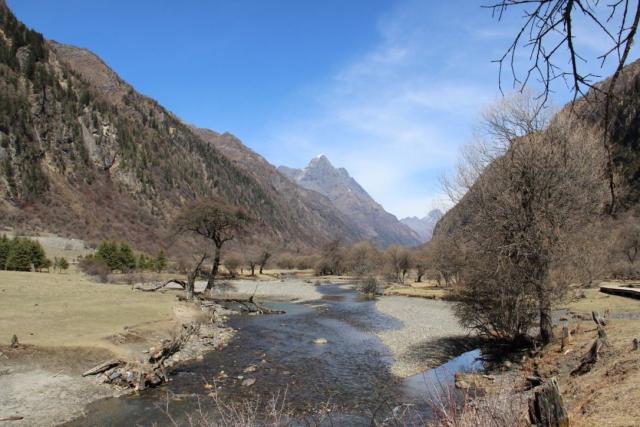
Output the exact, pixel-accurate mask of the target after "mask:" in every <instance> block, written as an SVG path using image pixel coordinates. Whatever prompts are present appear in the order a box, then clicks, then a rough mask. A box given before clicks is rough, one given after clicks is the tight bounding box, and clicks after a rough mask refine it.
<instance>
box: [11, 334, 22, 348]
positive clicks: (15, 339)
mask: <svg viewBox="0 0 640 427" xmlns="http://www.w3.org/2000/svg"><path fill="white" fill-rule="evenodd" d="M19 346H20V343H19V342H18V336H17V335H16V334H13V336H12V337H11V348H18V347H19Z"/></svg>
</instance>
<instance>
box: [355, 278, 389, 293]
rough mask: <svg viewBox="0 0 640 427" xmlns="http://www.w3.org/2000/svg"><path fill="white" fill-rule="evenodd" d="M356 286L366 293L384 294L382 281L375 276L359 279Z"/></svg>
mask: <svg viewBox="0 0 640 427" xmlns="http://www.w3.org/2000/svg"><path fill="white" fill-rule="evenodd" d="M356 288H357V289H358V290H359V291H360V292H362V293H363V294H365V295H369V296H376V295H382V293H383V289H382V285H381V283H380V282H379V281H378V279H376V278H375V277H372V276H368V277H364V278H361V279H359V280H358V281H357V282H356Z"/></svg>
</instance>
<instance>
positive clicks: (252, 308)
mask: <svg viewBox="0 0 640 427" xmlns="http://www.w3.org/2000/svg"><path fill="white" fill-rule="evenodd" d="M253 297H254V296H253V295H251V296H250V297H248V298H229V297H223V298H213V297H210V296H206V297H205V296H202V295H201V296H200V299H202V300H203V302H204V304H206V303H207V301H212V302H213V303H215V304H234V303H235V304H240V305H241V306H242V311H246V312H249V313H258V314H284V313H285V312H284V311H282V310H271V309H270V308H267V307H265V306H263V305H262V304H260V303H259V302H257V301H256V300H255V299H254V298H253Z"/></svg>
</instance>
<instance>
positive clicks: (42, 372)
mask: <svg viewBox="0 0 640 427" xmlns="http://www.w3.org/2000/svg"><path fill="white" fill-rule="evenodd" d="M224 315H225V313H224V312H222V311H219V312H218V313H217V314H215V315H214V316H213V320H214V321H213V322H211V319H212V315H211V314H210V313H209V314H207V313H205V312H203V311H202V310H200V309H199V308H198V307H196V306H195V305H193V304H189V303H185V302H180V301H178V300H177V298H176V292H174V291H167V292H164V293H143V292H140V291H135V290H132V289H131V287H129V286H123V285H106V284H96V283H93V282H91V281H89V280H88V279H87V278H85V277H84V276H82V275H80V274H77V273H67V274H53V273H17V272H6V271H1V272H0V351H2V354H0V419H1V418H7V417H23V419H21V420H18V421H14V422H12V423H13V424H12V425H25V426H27V425H29V426H30V425H38V426H40V425H43V426H44V425H57V424H60V423H62V422H64V421H67V420H70V419H72V418H74V417H77V416H79V415H81V414H82V410H83V408H84V407H85V405H86V404H88V403H90V402H92V401H94V400H97V399H100V398H103V397H107V396H113V395H118V394H121V393H123V392H125V391H123V390H118V389H116V388H113V387H110V386H106V385H103V384H98V382H97V379H96V378H82V376H81V373H82V372H84V371H85V370H87V369H89V368H91V367H92V366H95V365H96V364H98V363H99V362H102V361H104V360H106V359H111V358H114V357H119V358H126V359H136V358H138V357H141V355H142V354H143V352H144V351H148V349H150V348H151V347H155V348H159V345H160V343H161V341H162V340H163V339H168V338H170V337H172V336H174V335H175V334H177V333H178V332H179V330H180V328H181V327H182V325H183V324H187V323H191V322H200V323H202V325H201V328H200V331H199V333H198V335H197V336H194V337H192V338H191V339H190V340H189V342H188V343H187V345H186V346H185V347H184V348H183V350H181V351H180V352H179V353H177V354H176V355H174V356H173V357H172V359H171V360H170V361H169V364H174V363H178V362H182V361H186V360H190V359H194V358H198V357H199V356H201V355H202V354H204V353H205V352H206V351H210V350H213V349H216V348H219V347H221V346H224V345H226V343H227V342H228V341H229V340H230V338H231V336H232V331H231V330H229V329H227V328H225V327H224V326H223V318H224ZM14 334H15V335H16V336H17V337H18V340H19V342H20V345H19V346H18V348H15V349H14V348H10V347H9V343H10V341H11V337H12V335H14ZM127 391H128V390H127Z"/></svg>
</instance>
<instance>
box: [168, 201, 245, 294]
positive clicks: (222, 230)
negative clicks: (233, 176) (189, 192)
mask: <svg viewBox="0 0 640 427" xmlns="http://www.w3.org/2000/svg"><path fill="white" fill-rule="evenodd" d="M249 221H250V218H249V216H248V215H247V214H246V213H245V212H244V211H243V210H242V209H241V208H239V207H237V206H233V205H230V204H228V203H226V202H224V201H223V200H221V199H218V198H211V199H204V200H200V201H197V202H194V203H192V204H191V205H189V206H187V207H186V208H184V209H183V210H182V212H180V214H178V216H177V217H176V218H175V220H174V223H173V227H174V229H175V230H176V231H177V232H191V233H193V234H195V235H198V236H201V237H203V238H205V239H207V240H209V241H211V243H212V244H213V265H212V267H211V272H210V273H209V278H208V280H207V287H206V289H205V290H207V291H211V290H212V289H213V286H214V281H215V277H216V275H217V274H218V270H219V268H220V258H221V255H222V246H223V245H224V244H225V243H226V242H228V241H230V240H233V239H234V238H235V237H236V235H237V234H238V232H240V231H241V230H242V229H243V227H244V226H245V225H246V224H247V223H248V222H249Z"/></svg>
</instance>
